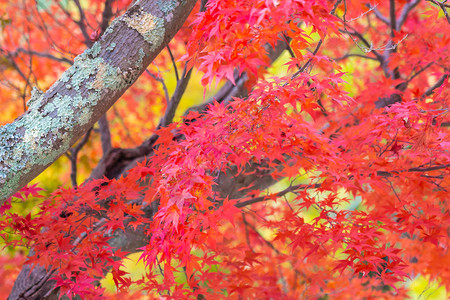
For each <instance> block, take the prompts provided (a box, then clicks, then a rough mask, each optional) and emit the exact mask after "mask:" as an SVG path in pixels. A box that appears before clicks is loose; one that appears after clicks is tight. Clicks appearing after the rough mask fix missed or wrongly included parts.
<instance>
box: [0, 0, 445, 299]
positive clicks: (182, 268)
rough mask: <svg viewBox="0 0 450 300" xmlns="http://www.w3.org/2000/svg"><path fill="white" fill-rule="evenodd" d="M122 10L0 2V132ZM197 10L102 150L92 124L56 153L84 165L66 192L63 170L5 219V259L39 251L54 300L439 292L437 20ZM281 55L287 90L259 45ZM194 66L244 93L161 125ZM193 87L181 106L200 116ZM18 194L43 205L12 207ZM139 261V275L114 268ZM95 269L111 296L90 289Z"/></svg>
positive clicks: (307, 10)
mask: <svg viewBox="0 0 450 300" xmlns="http://www.w3.org/2000/svg"><path fill="white" fill-rule="evenodd" d="M28 2H29V3H28ZM129 2H130V1H125V0H123V1H89V3H87V2H86V3H85V2H83V1H81V2H80V1H47V2H45V4H46V5H45V7H44V6H42V5H41V6H39V5H35V4H34V1H20V2H14V3H12V2H9V1H1V2H0V15H1V16H2V17H1V28H2V35H1V42H2V43H1V57H0V69H1V70H2V75H1V76H2V77H1V81H2V87H1V89H0V101H1V103H2V119H0V122H2V123H6V122H10V121H12V120H13V119H14V118H15V117H17V116H18V115H20V114H21V113H22V112H23V111H24V109H25V100H26V98H27V96H28V95H29V93H30V90H31V87H32V86H37V87H39V88H42V89H45V88H47V87H48V86H49V85H50V84H51V83H52V82H53V81H55V80H56V79H57V78H58V76H60V74H61V73H62V71H64V70H65V69H66V68H67V66H68V65H69V64H70V63H71V61H72V59H73V57H74V56H75V55H77V54H79V53H81V52H82V51H83V50H84V49H85V48H86V46H90V45H92V40H95V39H98V38H99V36H100V35H101V33H102V29H101V21H100V20H102V13H103V12H104V11H105V10H106V7H109V8H110V9H111V11H112V12H113V15H114V16H117V15H120V14H121V13H123V12H124V11H125V9H126V8H127V6H128V5H129ZM199 10H200V5H198V7H196V8H195V9H194V11H193V13H192V15H191V16H190V18H189V20H188V22H187V24H186V25H185V27H184V28H183V29H182V30H181V31H180V32H179V33H178V35H177V36H176V37H175V39H174V40H173V41H172V42H171V43H170V48H168V50H167V51H163V52H162V53H161V54H160V56H159V57H158V58H157V60H156V61H155V62H154V63H153V65H152V66H151V67H149V70H148V72H146V73H144V75H142V76H141V78H140V79H139V81H138V82H137V83H136V84H135V85H134V86H133V87H132V88H130V89H129V90H128V91H127V93H126V94H125V95H124V96H123V98H122V100H120V102H118V103H117V104H116V106H114V107H113V109H112V110H111V111H110V112H109V113H108V121H109V126H110V131H111V136H110V138H111V140H112V147H114V149H113V148H111V147H109V148H108V147H107V148H106V151H104V153H103V154H102V153H101V151H99V150H98V149H100V148H101V146H102V145H103V146H104V145H105V144H104V143H103V144H102V141H103V138H104V137H105V135H106V136H107V135H108V134H109V132H107V133H105V130H104V127H102V126H101V125H99V126H98V127H94V130H93V131H92V132H89V133H87V135H86V138H85V139H84V140H83V141H79V143H78V145H79V146H80V147H78V148H76V147H75V148H73V151H71V152H70V154H68V155H67V156H68V157H69V158H70V160H71V161H72V162H74V161H75V163H76V162H77V154H78V152H79V151H80V150H81V152H80V153H82V157H79V158H78V166H80V167H82V169H81V172H78V173H77V172H76V169H75V170H74V169H73V164H72V169H71V178H72V181H71V182H72V185H73V187H69V179H68V176H69V173H68V172H69V171H66V170H69V168H64V167H62V165H63V164H62V163H61V162H58V166H57V168H56V169H53V171H49V172H52V173H51V174H52V176H54V177H58V178H55V180H56V179H58V180H61V182H62V183H61V184H62V186H61V187H59V188H57V189H55V190H54V191H48V195H47V194H46V195H45V196H42V195H43V193H42V192H40V189H39V188H37V186H35V185H30V186H28V187H26V188H24V189H23V190H22V191H21V193H18V194H16V195H15V196H14V197H12V198H11V199H10V200H9V202H7V203H5V204H4V206H3V207H2V208H1V211H2V213H3V216H2V219H1V221H0V229H1V232H0V237H1V238H2V239H3V243H4V245H5V246H8V247H9V249H24V248H26V249H32V251H31V253H32V254H30V255H29V256H28V260H27V263H31V264H39V265H41V266H45V267H47V268H48V272H49V274H50V275H51V276H49V277H50V278H52V279H53V280H55V282H56V287H59V291H60V295H68V296H75V295H79V296H81V297H82V298H86V299H91V298H92V299H102V298H114V297H120V296H126V297H131V295H132V294H134V297H138V295H139V296H141V295H142V293H144V294H148V295H149V296H150V297H154V298H158V297H164V298H167V299H180V298H189V297H191V298H195V297H196V298H197V299H204V298H211V297H214V299H216V298H236V299H253V298H255V299H291V298H292V299H299V298H301V299H348V298H349V297H353V298H355V297H356V298H358V299H364V298H366V299H367V298H380V299H403V298H405V297H407V295H408V285H407V284H406V283H405V282H407V281H408V280H409V279H413V278H414V277H415V276H417V274H420V275H422V276H425V277H427V278H429V279H430V280H434V281H436V282H437V283H438V284H439V285H442V286H444V287H445V288H446V289H447V290H449V288H450V268H449V266H450V254H449V232H450V231H449V230H450V217H449V210H448V193H449V191H448V189H449V184H448V175H449V166H450V165H449V160H450V154H449V146H450V142H449V131H448V127H449V121H448V112H449V107H448V105H449V100H448V99H449V89H448V74H449V72H450V70H449V65H450V64H449V58H448V53H449V50H450V49H449V45H450V43H449V37H448V35H446V34H445V32H449V29H450V28H449V27H450V26H449V21H448V17H446V16H447V11H446V10H448V5H446V4H440V2H438V1H416V0H411V1H406V0H397V1H379V2H378V3H376V2H370V3H369V2H368V1H356V0H346V1H345V0H344V1H339V0H338V1H327V0H309V1H301V0H284V1H276V0H265V1H263V0H209V1H208V3H207V5H206V10H200V12H199ZM286 42H287V43H288V46H287V47H286V48H287V50H286V51H288V52H289V53H290V54H291V57H290V58H289V59H288V60H287V62H286V64H285V68H286V71H285V72H284V73H283V74H284V75H281V74H282V73H281V72H280V73H278V74H273V73H270V72H269V71H268V69H267V68H268V67H269V66H270V65H271V64H272V62H273V58H272V57H270V55H268V51H269V49H270V48H276V47H277V46H279V45H280V44H283V43H284V44H285V43H286ZM172 56H173V57H174V59H175V60H176V62H175V61H173V62H172V58H171V57H172ZM173 67H174V68H175V70H177V68H179V67H184V71H183V73H181V72H180V74H178V73H177V75H176V76H174V75H172V74H173V70H171V69H172V68H173ZM192 68H194V69H195V70H197V71H198V72H199V73H200V74H201V76H202V77H201V83H202V84H203V86H204V87H205V91H206V89H207V87H208V86H212V84H213V83H214V82H216V83H220V84H221V85H222V84H225V85H224V86H226V85H227V84H229V83H230V82H231V83H232V84H234V85H237V86H239V85H240V87H241V90H244V92H239V93H236V94H233V95H231V96H229V97H228V99H226V101H224V100H223V98H220V97H219V95H218V94H217V95H216V96H215V100H217V101H211V103H210V104H208V106H207V107H206V108H205V107H201V108H200V109H199V108H196V109H192V110H190V111H189V113H188V114H187V115H186V116H185V117H184V118H183V120H181V121H179V122H169V123H170V124H169V123H167V124H163V125H167V126H158V122H159V119H160V118H164V116H165V111H166V109H167V108H168V107H169V106H170V105H171V102H172V103H174V102H173V101H177V99H174V98H173V97H172V99H171V100H169V99H170V98H169V97H168V95H170V94H173V93H174V92H173V91H174V89H175V87H176V86H177V85H180V83H181V82H183V81H184V80H189V76H190V72H189V70H190V69H192ZM177 72H178V71H177ZM171 76H172V77H171ZM169 77H171V79H167V78H169ZM174 77H175V78H174ZM193 78H194V79H199V78H198V77H196V76H193ZM164 79H166V80H167V81H168V82H172V83H171V84H168V85H167V86H166V84H165V81H164ZM192 81H193V80H192V79H191V82H192ZM226 82H227V83H226ZM243 82H245V86H244V85H243ZM193 84H195V83H193ZM177 90H178V89H177ZM191 90H193V91H194V93H196V92H198V91H195V87H193V86H192V85H190V86H189V87H188V92H187V93H186V97H185V98H183V99H184V100H183V101H184V104H182V106H184V107H187V104H186V103H188V104H190V105H191V104H193V101H196V103H200V102H201V100H203V101H206V100H205V99H206V97H204V98H205V99H201V97H202V96H201V95H202V94H203V90H202V93H200V95H199V96H198V97H197V98H196V99H192V95H193V94H192V92H191ZM175 93H176V92H175ZM189 97H191V98H189ZM219 98H220V99H219ZM178 100H179V99H178ZM181 113H182V112H181ZM102 128H103V129H102ZM152 134H154V135H153V136H152ZM149 141H151V147H150V149H148V151H147V152H146V153H145V154H146V158H145V159H143V160H142V159H141V160H139V161H138V162H137V163H136V164H135V166H134V167H133V168H127V169H128V170H127V171H126V172H123V173H122V172H120V174H118V175H117V176H110V175H108V174H107V173H106V172H105V173H102V174H101V176H99V177H97V179H95V178H94V179H93V178H91V179H89V180H85V181H84V182H83V183H81V184H79V185H78V186H77V182H81V181H80V179H83V180H84V179H86V178H87V177H89V174H90V172H91V171H92V169H93V168H94V167H95V166H96V165H97V164H102V163H103V164H104V160H106V158H111V153H112V152H114V151H116V150H117V148H120V149H126V148H134V147H137V148H139V146H142V145H148V143H149ZM137 148H136V149H137ZM74 149H78V150H77V151H75V150H74ZM103 150H105V148H103ZM108 151H109V152H108ZM116 153H118V152H116ZM102 155H103V160H101V161H100V159H101V158H102ZM134 158H135V157H133V159H134ZM122 159H123V161H126V158H122ZM131 160H132V159H130V161H131ZM123 161H120V162H122V163H123ZM75 165H76V164H75ZM53 168H55V167H53ZM50 170H52V169H51V168H50ZM103 175H105V176H103ZM47 178H48V177H47ZM268 178H269V180H268ZM77 179H78V180H77ZM268 181H269V182H270V183H267V182H268ZM275 182H281V183H280V184H278V185H276V187H278V189H277V188H275V187H272V188H270V189H267V188H268V187H269V186H270V185H272V184H273V183H275ZM44 184H45V183H44ZM47 186H48V184H47ZM50 192H51V193H50ZM39 193H41V196H39ZM30 195H31V196H32V197H37V198H39V200H38V201H37V200H34V201H37V204H36V206H38V209H36V208H34V209H33V210H31V209H30V208H28V209H24V210H22V211H20V210H19V209H16V210H14V206H20V205H22V204H21V203H20V201H18V200H19V199H22V200H23V201H29V200H27V198H31V197H30ZM34 199H36V198H34ZM18 202H19V203H18ZM11 203H12V205H13V207H12V208H11ZM124 237H125V238H126V239H128V240H129V241H128V242H126V243H125V244H123V243H122V240H123V239H124ZM133 238H134V239H136V240H137V239H139V241H138V242H136V241H133ZM139 251H141V256H140V260H141V261H142V262H143V263H144V265H145V273H144V275H143V276H142V278H138V279H136V278H133V277H132V276H130V274H128V272H127V270H126V269H125V268H124V260H125V259H126V257H127V255H129V254H130V253H136V252H139ZM17 257H18V258H17V259H16V260H17V261H19V262H21V261H22V260H23V259H22V258H21V256H17ZM2 260H5V261H7V259H6V258H2ZM2 267H4V268H7V264H4V265H3V266H2ZM107 273H110V274H111V276H112V278H113V281H114V283H115V285H116V287H117V294H116V295H114V296H113V295H110V294H108V293H107V292H105V290H104V288H103V287H102V286H101V285H99V284H98V282H99V280H100V279H101V278H103V277H104V276H105V275H106V274H107ZM0 274H11V275H4V276H13V274H14V272H9V271H8V270H0ZM2 277H3V276H2ZM6 288H11V286H10V285H8V286H6V284H5V286H2V289H0V291H1V293H6V292H5V290H6Z"/></svg>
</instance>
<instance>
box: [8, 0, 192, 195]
mask: <svg viewBox="0 0 450 300" xmlns="http://www.w3.org/2000/svg"><path fill="white" fill-rule="evenodd" d="M195 3H196V0H170V1H161V0H140V1H136V2H135V3H134V5H133V6H131V7H130V8H129V9H128V11H127V12H126V13H125V14H124V15H123V16H121V17H119V18H117V19H116V20H114V21H113V23H112V24H111V25H110V26H109V27H108V29H107V30H106V32H105V34H104V35H103V36H102V37H101V39H100V40H99V41H97V42H96V43H95V44H94V45H93V46H92V47H91V48H90V49H88V50H86V51H85V52H83V53H82V54H80V55H79V56H77V57H76V58H75V61H74V64H73V66H72V67H70V68H69V69H68V70H67V71H66V72H64V73H63V75H62V76H61V78H60V79H59V80H58V81H56V82H55V83H54V84H53V85H52V86H51V87H50V88H49V90H48V91H46V92H45V93H41V92H39V91H36V92H35V93H33V94H32V97H31V99H30V100H29V101H28V103H27V105H28V107H29V109H28V110H27V111H26V112H25V113H24V114H23V115H21V116H20V117H19V118H17V119H16V120H15V121H14V122H12V123H9V124H6V125H4V126H2V127H0V204H2V203H3V202H4V201H5V200H6V199H7V198H8V197H10V196H11V195H13V194H14V193H15V192H17V191H18V190H20V189H21V188H22V187H23V186H25V185H26V184H27V183H28V182H30V181H31V180H32V179H33V178H35V177H36V176H37V175H39V174H40V173H41V172H42V171H44V170H45V169H46V168H47V167H48V166H49V165H50V164H51V163H53V162H54V161H55V160H56V159H57V158H58V157H59V156H61V155H62V154H63V153H65V152H66V151H67V150H68V149H69V148H70V146H71V145H73V144H74V143H75V142H76V141H77V140H78V139H79V138H80V137H81V136H82V135H83V134H84V133H86V132H87V130H88V129H89V128H90V127H92V125H93V124H94V123H95V122H97V121H98V120H99V119H100V117H101V116H102V115H103V114H104V113H105V112H106V111H107V110H108V109H109V108H110V107H111V106H112V105H113V104H114V103H115V102H116V101H117V100H118V99H119V97H120V96H121V95H122V94H123V93H124V92H125V91H126V90H127V89H128V88H129V87H130V86H131V85H132V84H133V83H134V82H135V81H136V79H137V78H138V77H139V76H140V75H141V73H142V72H144V70H145V69H146V68H147V66H148V65H149V64H150V63H151V62H152V61H153V60H154V59H155V57H156V56H157V55H158V53H159V52H160V51H161V50H162V49H164V47H166V45H167V44H168V43H169V41H170V40H171V39H172V37H173V36H174V35H175V34H176V33H177V31H178V30H179V29H180V28H181V26H182V25H183V23H184V21H185V20H186V18H187V16H188V15H189V13H190V12H191V10H192V8H193V7H194V5H195Z"/></svg>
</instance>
